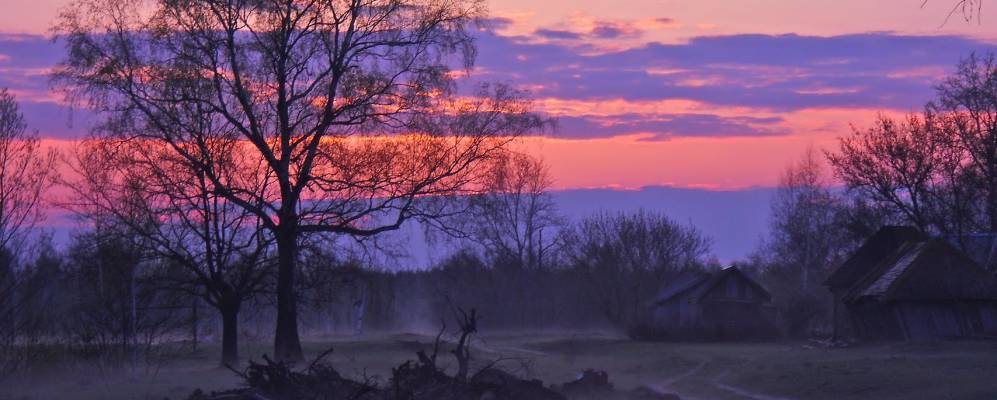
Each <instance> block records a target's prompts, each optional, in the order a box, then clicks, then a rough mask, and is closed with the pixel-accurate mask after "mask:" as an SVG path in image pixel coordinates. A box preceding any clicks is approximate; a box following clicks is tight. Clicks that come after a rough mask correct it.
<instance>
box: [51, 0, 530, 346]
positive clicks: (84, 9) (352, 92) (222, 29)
mask: <svg viewBox="0 0 997 400" xmlns="http://www.w3.org/2000/svg"><path fill="white" fill-rule="evenodd" d="M482 15H483V5H482V3H481V2H480V1H478V0H130V1H112V0H78V1H75V2H73V3H72V4H71V5H70V6H69V7H67V8H66V9H65V11H64V12H63V13H62V15H61V17H60V22H59V23H58V25H57V29H56V30H57V31H58V32H59V33H61V34H62V36H63V37H64V38H65V43H66V45H67V49H68V53H67V54H68V56H67V57H66V59H65V60H64V61H63V62H62V63H61V64H60V65H59V67H58V68H57V71H56V80H57V82H60V83H61V84H62V87H63V88H65V89H67V91H68V92H69V94H70V95H71V97H73V98H76V99H78V100H82V101H86V103H88V105H89V106H90V107H92V108H94V109H96V110H97V111H99V112H100V113H101V114H102V115H103V116H104V117H105V119H104V124H102V125H101V127H100V128H99V130H98V135H99V136H100V137H103V138H113V139H115V140H128V141H138V142H141V143H146V144H147V145H150V146H162V147H165V148H167V149H170V150H171V151H172V152H173V154H175V155H176V156H177V157H179V158H181V159H182V160H183V161H184V162H186V163H188V164H189V165H191V166H192V167H193V168H194V169H196V170H197V171H199V172H200V173H202V174H203V175H204V177H205V178H206V179H207V180H208V181H209V182H210V184H211V185H212V187H213V188H214V189H215V191H216V194H217V195H219V196H221V197H223V198H224V199H225V200H226V201H228V202H231V203H233V204H235V205H237V206H239V207H242V208H243V209H245V210H247V211H249V212H251V213H252V214H254V215H255V216H256V217H257V218H258V219H259V220H260V221H262V224H263V228H264V229H266V230H267V231H268V232H269V233H270V234H271V235H272V236H273V237H274V240H275V242H276V247H277V259H278V267H277V285H276V286H277V287H276V292H277V324H276V335H275V338H274V352H275V355H276V357H278V358H280V359H300V358H301V357H302V354H301V346H300V341H299V335H298V324H297V311H296V305H295V293H294V289H293V288H294V287H295V285H294V279H295V272H296V271H295V270H296V268H297V263H298V256H299V251H298V247H299V243H300V240H301V239H302V236H303V235H309V234H314V233H326V234H345V235H354V236H371V235H376V234H378V233H381V232H384V231H388V230H393V229H397V228H398V227H399V226H401V224H402V223H404V222H405V221H407V220H410V219H422V220H428V221H435V220H437V219H438V218H439V217H442V216H447V215H449V214H451V213H453V212H456V211H458V210H454V209H453V208H452V207H450V204H451V203H450V202H447V201H444V200H445V199H446V198H448V197H449V196H454V195H460V194H466V193H467V192H470V191H473V190H476V189H477V188H480V185H479V184H478V180H479V179H478V178H479V177H480V176H481V175H483V173H482V170H483V166H482V164H483V163H482V161H484V160H487V159H489V158H491V157H492V156H493V155H495V154H497V153H499V152H500V150H502V149H503V148H504V147H505V145H506V144H507V143H508V142H509V140H511V138H513V137H515V136H516V135H518V134H521V133H523V132H525V131H528V130H530V129H532V128H534V127H535V126H536V125H537V124H538V123H539V122H540V119H539V118H538V117H537V116H536V115H534V114H532V113H531V112H530V104H529V102H527V101H525V100H524V99H523V98H522V96H520V94H519V93H518V92H516V91H514V90H510V89H508V88H505V87H502V86H497V87H484V88H483V89H482V90H481V91H479V92H478V93H475V94H476V95H474V96H458V93H457V89H456V85H455V83H454V77H455V76H456V75H459V74H454V73H451V66H461V67H465V68H470V66H471V61H473V58H474V51H475V48H474V43H473V40H472V39H473V38H472V33H471V30H470V27H471V25H470V24H472V23H474V22H475V21H476V20H477V19H478V18H479V17H481V16H482ZM205 115H207V116H209V118H210V119H211V120H212V123H211V124H210V126H211V128H210V129H207V127H206V126H205ZM233 154H234V155H233ZM226 157H229V158H234V159H235V165H236V167H235V168H233V169H228V167H225V166H220V165H219V163H217V160H218V159H223V158H226Z"/></svg>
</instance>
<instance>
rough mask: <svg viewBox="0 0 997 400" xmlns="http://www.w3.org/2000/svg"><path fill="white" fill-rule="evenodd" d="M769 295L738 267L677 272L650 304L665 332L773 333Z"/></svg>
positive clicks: (708, 336) (697, 335)
mask: <svg viewBox="0 0 997 400" xmlns="http://www.w3.org/2000/svg"><path fill="white" fill-rule="evenodd" d="M771 303H772V295H771V294H770V293H769V291H768V290H766V289H765V288H764V287H762V285H760V284H759V283H758V282H756V281H755V280H753V279H751V278H750V277H748V276H747V275H745V274H744V272H743V271H741V270H740V269H738V268H737V267H730V268H727V269H724V270H721V271H717V272H713V273H707V272H697V273H689V274H684V275H681V276H679V277H678V278H677V279H675V281H674V282H672V283H671V284H670V285H668V286H666V287H665V288H664V289H662V290H661V292H660V293H659V295H658V296H657V299H656V301H655V304H654V323H653V325H654V331H655V333H656V335H657V336H660V337H664V338H682V339H696V340H720V339H758V338H766V337H772V336H775V335H776V334H777V333H778V330H777V329H776V325H775V309H774V308H773V307H772V304H771Z"/></svg>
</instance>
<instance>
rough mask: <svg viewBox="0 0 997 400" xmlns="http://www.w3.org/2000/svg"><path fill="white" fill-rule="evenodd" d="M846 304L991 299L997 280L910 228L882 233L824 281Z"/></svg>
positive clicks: (946, 244) (963, 256) (996, 292)
mask: <svg viewBox="0 0 997 400" xmlns="http://www.w3.org/2000/svg"><path fill="white" fill-rule="evenodd" d="M825 283H826V284H827V285H828V286H830V287H831V289H832V290H834V289H843V294H844V297H843V300H844V301H846V302H851V301H857V300H860V299H865V298H872V299H878V300H883V301H891V300H992V299H997V281H995V279H994V277H993V275H991V274H990V273H988V272H987V271H986V270H985V269H984V268H982V267H981V266H980V265H979V264H977V263H976V262H975V261H973V260H972V259H970V257H968V256H967V255H966V254H965V253H963V252H962V251H960V250H959V249H957V248H956V247H955V246H953V245H952V244H951V243H949V242H948V241H946V240H943V239H931V238H928V237H926V236H924V235H921V234H920V233H916V231H913V230H910V228H906V229H905V228H901V227H887V228H884V229H882V230H880V231H879V232H877V233H876V234H875V235H873V237H871V238H870V239H869V240H868V241H866V243H865V244H864V245H862V247H861V248H859V250H858V251H857V252H856V254H854V255H853V256H852V257H851V258H849V259H848V261H846V262H845V263H844V264H842V266H841V267H839V269H838V270H837V271H835V272H834V273H833V274H831V277H829V278H828V279H827V281H826V282H825Z"/></svg>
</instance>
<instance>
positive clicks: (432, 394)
mask: <svg viewBox="0 0 997 400" xmlns="http://www.w3.org/2000/svg"><path fill="white" fill-rule="evenodd" d="M454 315H455V319H456V320H457V323H458V327H459V328H460V333H459V335H458V336H457V341H456V345H455V347H454V348H453V350H451V351H450V352H451V353H452V354H453V356H454V358H456V360H457V372H456V373H455V374H454V375H449V374H447V373H446V372H445V371H444V369H443V368H440V367H439V366H438V365H437V356H438V355H439V352H440V348H441V342H442V340H441V338H442V336H443V334H444V333H445V332H446V326H445V325H444V326H443V328H442V329H441V330H440V333H439V334H437V335H436V341H435V343H434V345H433V349H432V352H431V353H428V354H427V353H426V352H425V351H419V352H417V353H416V356H417V359H416V360H409V361H406V362H404V363H403V364H401V365H399V366H398V367H395V368H392V369H391V379H390V380H389V381H388V382H387V384H384V385H381V384H379V383H378V382H377V381H376V380H374V379H372V378H369V377H363V378H362V380H354V379H349V378H346V377H343V376H342V375H340V374H339V372H337V371H336V370H335V368H333V367H332V366H331V365H330V364H328V363H326V362H323V361H322V360H323V359H324V358H325V357H326V356H328V355H329V354H330V353H331V352H332V351H331V350H329V351H327V352H325V353H323V354H322V355H321V356H319V357H318V358H316V360H315V361H313V362H312V363H311V364H310V365H309V366H308V367H307V368H304V369H302V370H296V369H295V368H294V366H293V365H292V364H289V363H284V362H278V361H273V360H271V359H270V358H269V357H266V356H264V357H263V363H256V362H252V361H250V363H249V366H248V367H247V368H246V369H245V370H244V371H234V372H235V373H236V374H238V375H239V376H240V377H241V378H242V379H243V381H245V383H246V387H245V388H243V389H235V390H227V391H222V392H212V393H210V394H206V393H204V392H201V391H196V392H194V393H193V394H191V395H190V396H189V397H188V398H187V400H568V399H569V398H570V399H600V400H608V399H614V400H615V399H620V400H624V399H625V400H661V399H667V400H672V399H677V396H674V395H671V396H661V395H659V394H656V393H652V392H649V391H646V390H644V391H641V390H638V391H634V392H629V393H622V392H617V391H615V390H613V386H612V384H611V383H609V376H608V374H606V373H605V372H602V371H593V370H587V371H585V372H584V373H583V374H582V375H581V376H580V377H579V379H578V380H576V381H574V382H569V383H566V384H564V385H562V386H561V387H558V388H556V389H557V390H555V388H548V387H545V386H544V384H543V382H541V381H539V380H529V379H523V378H520V377H518V376H515V375H513V374H510V373H508V372H505V371H503V370H501V369H499V368H497V367H496V366H495V365H496V362H492V363H490V364H489V365H488V366H486V367H484V368H482V369H480V370H478V371H477V372H475V373H473V374H472V373H470V361H471V349H470V345H471V337H472V335H474V334H475V333H476V332H477V326H478V323H477V321H478V315H477V313H476V312H475V310H474V309H471V311H470V312H465V311H464V310H461V309H455V313H454Z"/></svg>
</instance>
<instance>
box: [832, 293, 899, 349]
mask: <svg viewBox="0 0 997 400" xmlns="http://www.w3.org/2000/svg"><path fill="white" fill-rule="evenodd" d="M846 307H847V309H848V315H849V317H850V318H849V319H851V325H852V326H853V327H854V328H855V335H856V336H857V337H859V338H861V339H866V340H904V339H906V335H905V334H904V330H903V327H902V326H901V324H900V318H899V316H898V315H897V312H896V310H895V309H894V308H893V307H891V306H889V305H884V304H882V303H879V302H877V301H872V300H867V301H862V302H857V303H851V304H848V305H847V306H846Z"/></svg>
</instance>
